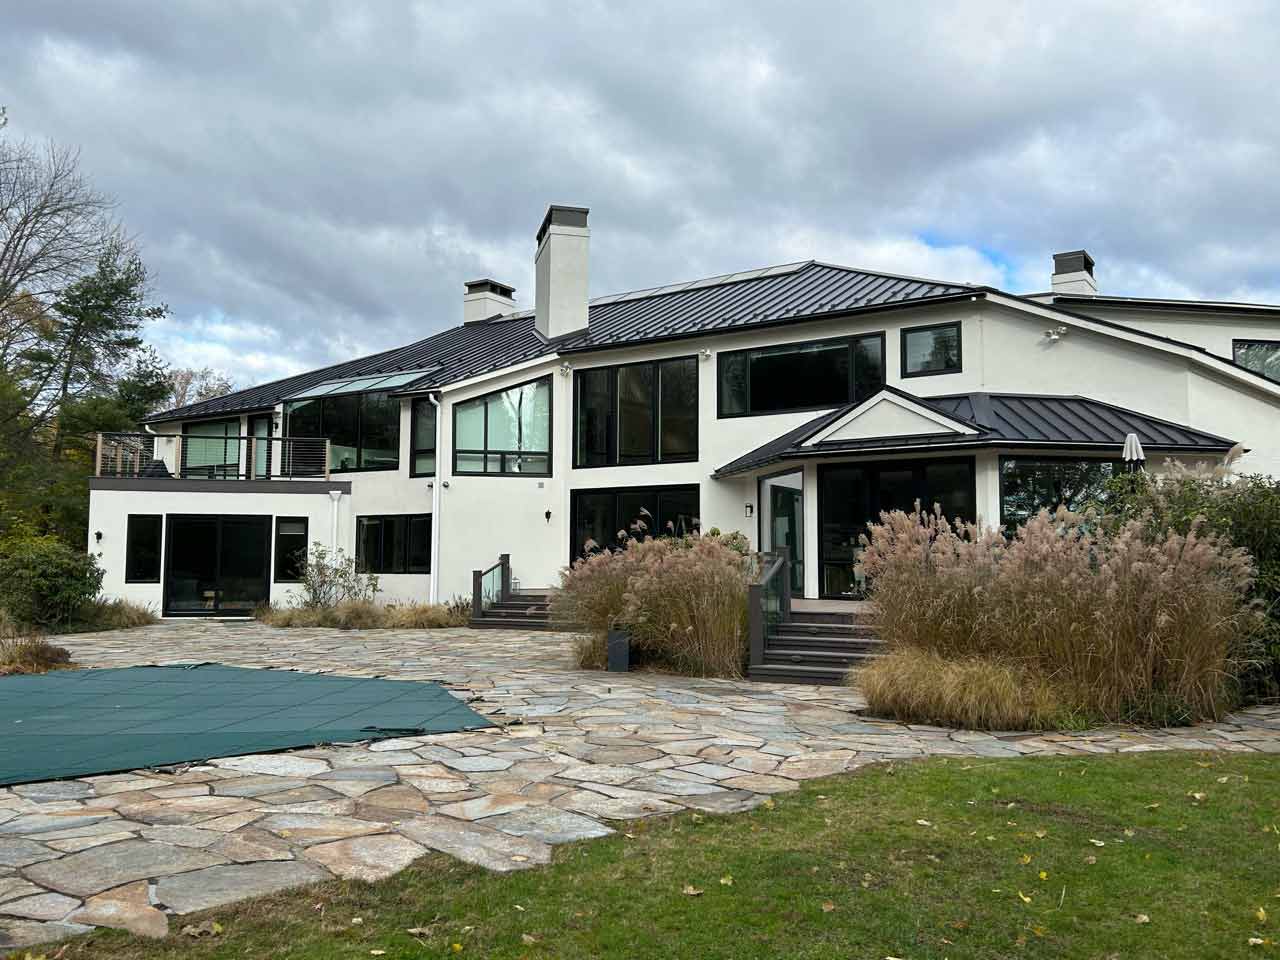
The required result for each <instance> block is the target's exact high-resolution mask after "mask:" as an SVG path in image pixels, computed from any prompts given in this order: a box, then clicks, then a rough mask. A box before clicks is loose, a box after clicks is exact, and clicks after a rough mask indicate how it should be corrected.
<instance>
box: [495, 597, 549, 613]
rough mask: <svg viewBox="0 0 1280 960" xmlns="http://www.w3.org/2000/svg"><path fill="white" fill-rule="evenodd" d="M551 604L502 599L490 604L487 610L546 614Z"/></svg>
mask: <svg viewBox="0 0 1280 960" xmlns="http://www.w3.org/2000/svg"><path fill="white" fill-rule="evenodd" d="M550 609H551V606H550V605H549V604H547V603H540V602H538V601H536V600H532V601H531V600H500V601H498V602H497V603H492V604H490V605H489V608H488V611H486V612H495V613H496V612H501V613H530V614H544V615H545V614H546V613H547V612H548V611H550Z"/></svg>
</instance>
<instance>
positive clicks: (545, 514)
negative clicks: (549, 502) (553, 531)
mask: <svg viewBox="0 0 1280 960" xmlns="http://www.w3.org/2000/svg"><path fill="white" fill-rule="evenodd" d="M543 516H544V517H546V518H547V523H550V522H551V511H550V510H548V511H547V512H546V513H544V514H543Z"/></svg>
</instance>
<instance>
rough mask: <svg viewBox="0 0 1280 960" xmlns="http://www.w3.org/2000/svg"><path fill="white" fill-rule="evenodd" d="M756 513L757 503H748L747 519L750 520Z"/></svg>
mask: <svg viewBox="0 0 1280 960" xmlns="http://www.w3.org/2000/svg"><path fill="white" fill-rule="evenodd" d="M755 515H756V505H755V504H754V503H748V504H747V519H748V520H750V519H751V518H752V517H754V516H755Z"/></svg>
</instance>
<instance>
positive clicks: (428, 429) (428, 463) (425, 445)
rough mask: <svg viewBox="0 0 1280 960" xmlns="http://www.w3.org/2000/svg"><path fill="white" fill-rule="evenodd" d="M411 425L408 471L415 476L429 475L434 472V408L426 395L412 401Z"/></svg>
mask: <svg viewBox="0 0 1280 960" xmlns="http://www.w3.org/2000/svg"><path fill="white" fill-rule="evenodd" d="M412 422H413V426H412V428H411V430H410V434H411V436H412V445H413V450H412V453H411V457H412V460H411V461H410V463H411V466H410V473H411V474H412V475H413V476H415V477H431V476H435V472H436V408H435V404H433V403H432V402H431V401H430V400H429V399H427V398H426V397H419V398H417V399H416V400H414V401H413V412H412Z"/></svg>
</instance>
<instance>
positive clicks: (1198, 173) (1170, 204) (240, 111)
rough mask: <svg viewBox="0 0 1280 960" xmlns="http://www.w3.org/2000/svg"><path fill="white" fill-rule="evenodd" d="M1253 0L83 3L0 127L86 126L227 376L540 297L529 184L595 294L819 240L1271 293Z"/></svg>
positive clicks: (57, 14)
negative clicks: (488, 286)
mask: <svg viewBox="0 0 1280 960" xmlns="http://www.w3.org/2000/svg"><path fill="white" fill-rule="evenodd" d="M1278 27H1280V15H1278V14H1277V10H1276V8H1275V7H1273V6H1269V5H1263V4H1259V5H1253V6H1250V5H1245V4H1234V5H1231V6H1230V7H1229V8H1225V9H1224V8H1222V7H1221V6H1220V5H1209V4H1204V5H1195V4H1165V5H1162V6H1161V7H1160V8H1144V9H1140V10H1139V9H1133V10H1129V9H1119V8H1115V7H1114V5H1102V4H1096V5H1095V4H1092V3H1077V4H1072V5H1068V6H1065V7H1064V6H1062V5H1058V8H1052V9H1051V8H1050V7H1049V6H1048V5H1045V4H1025V5H1023V4H1017V5H974V4H965V5H960V6H959V7H954V8H943V7H942V6H940V5H937V4H923V3H922V4H915V3H895V4H865V5H856V6H855V5H852V4H832V5H829V6H819V5H806V4H788V5H786V6H785V7H783V6H779V5H776V4H771V5H759V6H749V5H746V4H741V3H735V4H731V3H725V4H719V5H707V6H704V5H699V6H698V7H697V8H696V9H695V8H694V7H693V6H692V5H685V4H647V5H644V6H643V7H641V8H638V9H637V10H629V11H626V12H622V11H621V10H620V8H611V7H608V6H606V5H603V4H580V5H572V6H570V5H565V4H546V5H542V6H539V5H535V4H512V5H509V6H506V7H499V6H497V5H489V4H467V5H458V4H440V5H430V4H412V5H411V4H392V3H378V4H367V5H364V6H360V5H356V4H350V3H342V4H339V3H332V4H317V3H301V2H298V3H286V2H280V0H277V2H273V3H271V4H249V3H218V4H204V3H178V2H174V3H166V4H151V3H145V4H144V3H125V2H116V3H108V2H101V0H85V2H82V3H73V2H54V0H46V2H43V3H40V4H23V5H14V8H13V9H8V10H6V11H5V13H4V26H3V29H2V30H0V62H3V63H4V64H5V68H4V70H3V72H2V73H0V103H5V104H7V105H8V107H9V112H10V115H11V117H12V124H11V129H10V130H9V131H7V133H8V134H9V135H19V136H21V135H26V136H32V137H52V138H54V139H56V140H59V141H61V142H66V143H73V144H79V145H80V146H81V147H82V148H83V155H82V161H83V164H84V167H85V168H86V170H87V171H88V172H89V173H90V174H91V175H92V176H93V177H94V179H95V181H96V182H97V183H98V184H99V185H100V186H102V187H103V188H105V189H107V190H110V191H111V192H113V193H115V194H116V195H117V196H118V197H119V198H120V201H121V213H122V216H123V217H124V219H125V220H126V222H127V223H128V225H129V226H130V227H131V228H132V229H133V230H134V231H135V232H136V233H137V234H138V236H139V238H140V240H141V241H142V244H143V247H144V251H145V255H146V258H147V261H148V263H149V264H150V265H151V267H152V268H153V271H154V273H155V275H156V281H157V292H158V293H159V294H160V295H161V296H162V297H163V298H164V299H165V300H167V301H168V302H169V303H170V304H171V305H172V306H173V308H174V317H173V319H172V320H171V321H169V322H167V323H165V324H163V325H161V326H160V327H158V328H157V329H156V330H155V331H154V333H153V339H154V340H155V342H156V343H157V344H158V345H160V346H161V348H162V349H163V350H164V351H166V352H167V353H169V354H170V355H171V356H172V357H173V358H174V359H175V360H178V361H179V362H183V363H199V364H200V365H203V364H204V363H212V364H214V365H216V366H223V367H225V368H226V369H228V370H229V371H230V372H232V373H233V374H235V375H236V376H237V377H239V378H240V379H241V380H244V381H246V382H251V381H255V380H262V379H267V378H270V377H273V376H278V375H282V374H284V373H288V372H292V371H294V370H299V369H305V368H307V367H310V366H314V365H317V364H319V363H324V362H329V361H332V360H335V359H341V358H343V357H346V356H350V355H351V354H352V353H353V352H357V351H371V350H376V349H382V348H385V347H388V346H393V345H395V344H398V343H402V342H405V341H407V340H410V339H413V338H416V337H419V336H423V335H425V334H427V333H430V332H433V331H435V330H438V329H441V328H443V327H445V326H448V325H451V324H453V323H455V322H457V320H458V318H459V314H460V297H461V283H462V281H463V280H465V279H469V278H471V277H473V276H479V275H493V276H497V277H500V278H503V279H505V280H507V281H508V282H511V283H514V284H515V285H516V286H517V287H519V288H520V296H521V297H522V299H523V300H524V301H525V302H528V300H529V299H530V298H531V295H532V255H533V232H534V230H535V229H536V226H537V224H538V221H539V219H540V217H541V214H542V212H543V210H544V208H545V205H546V204H547V203H548V202H569V203H584V204H587V205H589V206H591V208H592V226H593V238H592V245H593V247H592V288H593V291H594V292H595V293H608V292H615V291H619V290H625V289H632V288H636V287H643V286H649V285H653V284H658V283H668V282H674V281H677V280H681V279H689V278H692V277H696V276H702V275H708V274H714V273H720V272H726V271H730V270H739V269H745V268H749V267H754V266H763V265H766V264H769V263H775V262H782V261H786V260H792V259H799V258H802V257H810V256H813V257H819V258H823V259H829V260H835V261H840V262H848V263H852V264H854V265H860V266H867V267H876V268H881V269H889V270H895V271H898V272H905V273H918V274H924V275H935V276H940V277H942V278H944V279H953V280H973V281H986V282H993V283H998V284H1003V285H1006V286H1009V287H1011V288H1013V289H1019V290H1030V289H1042V288H1043V287H1044V286H1045V285H1046V283H1047V275H1048V272H1049V259H1048V258H1049V254H1050V253H1051V252H1053V251H1054V250H1059V249H1066V248H1071V247H1075V246H1087V247H1089V249H1090V250H1091V252H1093V253H1094V255H1095V257H1096V258H1097V260H1098V264H1099V268H1098V273H1099V280H1100V283H1101V284H1102V286H1103V288H1104V289H1106V290H1107V291H1108V292H1115V293H1130V294H1138V295H1143V294H1145V295H1188V296H1207V297H1229V298H1241V299H1262V300H1272V301H1276V300H1280V279H1277V272H1278V269H1280V243H1278V242H1277V241H1278V240H1280V218H1277V216H1276V211H1277V210H1278V209H1280V184H1278V182H1277V180H1276V178H1275V176H1274V170H1275V169H1277V159H1278V158H1277V144H1278V143H1280V113H1278V112H1277V111H1276V110H1275V109H1274V98H1275V93H1274V91H1275V88H1276V86H1277V82H1278V81H1280V66H1277V64H1276V58H1275V56H1274V51H1275V49H1277V41H1278V40H1280V29H1278Z"/></svg>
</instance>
